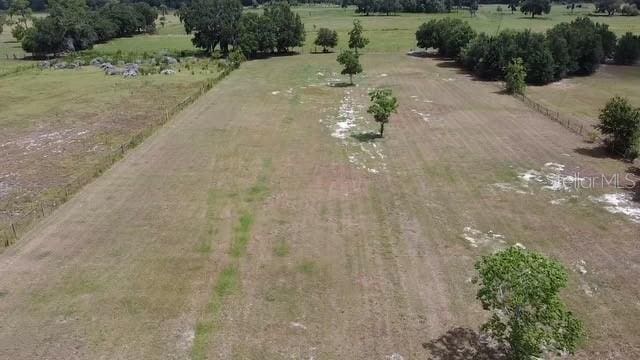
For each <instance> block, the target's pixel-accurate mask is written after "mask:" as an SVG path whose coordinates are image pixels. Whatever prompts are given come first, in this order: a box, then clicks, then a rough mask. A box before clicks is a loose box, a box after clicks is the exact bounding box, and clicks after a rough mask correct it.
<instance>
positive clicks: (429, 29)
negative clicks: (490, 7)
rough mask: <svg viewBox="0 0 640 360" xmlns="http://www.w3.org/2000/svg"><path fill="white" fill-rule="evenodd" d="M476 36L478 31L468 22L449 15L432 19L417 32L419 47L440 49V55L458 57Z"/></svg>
mask: <svg viewBox="0 0 640 360" xmlns="http://www.w3.org/2000/svg"><path fill="white" fill-rule="evenodd" d="M475 36H476V32H475V31H474V30H473V29H472V28H471V26H470V25H469V24H468V23H467V22H464V21H462V20H460V19H454V18H449V17H447V18H443V19H439V20H435V19H434V20H430V21H429V22H427V23H424V24H422V25H421V26H420V28H418V31H417V32H416V40H417V42H418V46H419V47H421V48H424V49H428V48H434V49H438V53H439V54H440V55H442V56H446V57H452V58H456V57H458V55H460V52H461V50H462V48H464V47H465V46H467V44H468V43H469V41H471V39H473V38H474V37H475Z"/></svg>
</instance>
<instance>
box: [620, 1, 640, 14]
mask: <svg viewBox="0 0 640 360" xmlns="http://www.w3.org/2000/svg"><path fill="white" fill-rule="evenodd" d="M622 15H626V16H638V15H640V11H638V6H637V5H636V4H625V5H624V6H623V7H622Z"/></svg>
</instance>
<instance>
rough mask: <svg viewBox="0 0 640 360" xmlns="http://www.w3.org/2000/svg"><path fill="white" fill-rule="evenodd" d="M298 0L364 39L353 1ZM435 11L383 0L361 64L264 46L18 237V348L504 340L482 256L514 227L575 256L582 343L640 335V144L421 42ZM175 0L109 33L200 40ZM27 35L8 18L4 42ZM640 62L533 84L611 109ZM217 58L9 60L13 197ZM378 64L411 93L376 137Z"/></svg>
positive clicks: (133, 352)
mask: <svg viewBox="0 0 640 360" xmlns="http://www.w3.org/2000/svg"><path fill="white" fill-rule="evenodd" d="M505 8H506V7H505ZM492 9H493V10H492ZM297 11H299V12H300V13H301V15H303V21H305V24H306V27H307V30H308V31H309V30H310V29H313V25H316V28H319V27H321V26H326V27H332V28H336V29H338V30H339V32H340V34H341V36H342V41H344V38H345V36H344V34H345V33H346V31H347V30H348V29H349V28H350V26H351V21H352V18H353V13H352V12H349V10H347V11H345V10H343V9H338V8H299V9H298V10H297ZM563 13H564V9H560V8H559V7H554V12H553V14H552V16H550V17H549V18H545V19H539V20H538V19H536V20H529V19H528V18H524V17H522V16H521V15H520V14H515V15H510V14H504V15H503V19H502V22H501V23H500V21H499V19H500V16H499V15H498V14H497V12H495V6H486V7H482V8H481V11H480V12H479V14H478V17H476V18H474V19H472V22H473V24H474V26H476V27H477V28H478V29H484V30H485V31H495V30H496V29H498V26H500V28H504V27H505V25H506V24H508V25H509V27H518V28H525V27H532V28H535V29H537V30H543V29H544V28H547V27H549V26H550V25H552V24H553V23H556V22H559V21H562V20H568V19H569V18H570V17H571V16H570V15H565V14H563ZM452 16H461V17H468V14H466V13H459V14H453V15H452ZM429 17H432V16H431V15H429V16H427V15H420V14H416V15H409V14H403V15H400V16H394V17H382V16H380V17H378V16H375V17H374V16H371V17H359V18H360V19H361V20H362V21H363V22H364V24H365V28H367V36H369V37H370V38H371V41H372V42H371V45H370V47H368V49H367V50H366V51H365V53H364V55H363V56H362V61H363V66H364V73H363V74H361V75H358V76H356V77H355V82H356V86H353V87H345V86H343V82H344V81H346V80H347V78H346V77H344V76H341V75H339V71H340V69H339V68H338V64H337V63H336V61H335V54H310V51H311V50H313V49H312V47H311V46H309V45H307V46H306V47H305V49H304V51H303V53H302V54H301V55H297V56H286V57H273V58H269V59H263V60H254V61H249V62H246V63H244V64H243V65H242V66H241V67H240V69H239V70H236V71H234V72H233V73H232V74H231V75H230V76H228V77H227V78H225V79H224V80H222V81H221V82H220V83H219V84H218V85H217V86H215V87H214V88H213V89H212V90H211V91H209V92H208V93H206V94H205V95H204V96H202V97H201V98H199V99H198V100H197V101H196V102H195V103H194V104H192V105H191V106H189V107H187V108H186V109H185V110H184V111H182V112H180V113H179V114H178V115H177V116H176V117H175V118H174V119H172V120H171V121H170V122H169V123H168V124H167V125H166V126H163V127H161V128H159V130H158V131H157V132H155V133H154V134H153V135H151V136H150V137H149V138H148V139H147V140H146V141H144V142H143V143H142V144H141V145H140V146H139V147H137V148H136V149H134V150H133V151H131V152H129V153H127V154H126V156H124V158H123V159H122V160H121V161H119V162H117V163H116V164H115V165H114V166H112V167H111V168H110V169H109V170H107V171H106V172H105V173H104V174H102V175H101V176H99V177H98V178H97V179H95V181H93V182H91V183H89V184H88V185H87V186H85V187H84V188H83V189H82V190H81V191H79V192H78V193H77V194H76V195H75V196H73V197H72V198H71V199H70V200H69V201H68V202H66V203H64V204H63V205H62V206H60V207H59V208H58V209H57V210H56V211H55V212H53V213H52V214H51V215H49V216H47V217H46V218H45V219H44V220H42V221H41V222H39V223H37V224H36V225H35V226H34V228H33V229H32V230H31V231H29V232H28V233H27V234H25V236H24V238H23V239H21V240H20V241H18V242H17V243H16V244H14V245H12V246H10V247H9V248H7V249H4V250H3V251H2V252H0V324H2V326H0V349H2V351H1V352H0V359H5V358H6V359H32V358H33V359H36V358H37V359H40V358H52V359H73V358H79V359H101V358H103V359H158V358H172V359H185V358H190V359H256V360H258V359H260V360H263V359H291V358H294V359H303V358H304V359H308V358H315V359H394V360H399V359H424V358H426V359H441V360H444V359H470V358H474V356H475V355H477V354H479V353H484V355H485V358H487V359H497V358H499V357H498V354H495V353H492V350H491V349H489V348H487V346H486V345H484V344H483V343H482V342H481V341H478V337H477V329H478V326H479V325H480V324H481V323H482V322H483V321H484V320H486V315H487V314H486V312H484V311H483V310H482V309H481V307H480V304H479V303H478V302H477V300H476V299H475V291H476V287H475V285H473V284H472V283H471V278H472V277H473V276H474V270H473V264H474V262H475V261H476V260H477V259H479V257H480V256H482V255H485V254H489V253H491V252H493V251H496V250H498V249H501V248H504V247H506V246H509V245H514V244H521V245H523V246H525V247H526V248H529V249H533V250H536V251H540V252H542V253H544V254H546V255H548V256H551V257H553V258H554V259H557V260H558V261H560V262H561V263H562V264H564V266H565V267H566V268H567V269H568V271H569V286H568V288H567V289H565V290H564V291H563V293H562V297H563V299H565V300H566V301H567V303H568V306H569V307H570V308H571V310H573V311H574V312H575V313H576V315H577V316H578V317H579V318H580V319H582V320H583V321H584V322H585V325H586V328H587V332H588V339H587V341H586V343H585V344H584V345H583V346H582V347H581V348H580V350H579V352H578V354H577V356H576V358H579V359H636V358H640V339H638V336H637V335H636V334H638V333H640V307H638V306H637V303H638V294H639V293H640V285H639V284H638V282H637V278H638V276H640V265H639V264H638V260H637V259H638V258H639V257H640V248H639V247H638V246H637V240H638V233H639V232H640V216H639V215H638V213H640V205H638V203H637V202H634V201H632V200H629V195H628V194H627V192H625V191H623V190H622V189H619V188H616V187H614V186H612V185H611V184H607V183H604V184H603V183H601V182H598V181H599V180H598V179H600V180H602V178H601V176H602V175H605V176H606V177H607V179H610V178H611V176H614V175H618V176H620V178H624V177H625V176H628V175H631V174H632V173H636V174H637V173H638V170H637V163H636V167H633V165H632V164H628V163H624V162H621V161H618V160H616V159H612V158H609V157H607V156H603V155H602V153H601V152H600V151H599V146H598V145H597V144H589V143H586V142H584V140H583V139H582V138H581V137H578V136H576V135H574V134H572V133H570V132H569V131H567V129H565V128H563V127H562V126H561V125H559V124H557V123H555V122H552V121H550V120H549V119H547V118H546V117H544V116H542V115H541V114H539V113H537V112H534V111H532V110H531V109H529V108H527V107H526V106H525V105H524V104H523V103H521V102H520V101H519V100H517V99H516V98H514V97H511V96H506V95H504V94H502V92H501V91H500V89H499V87H498V86H496V85H497V84H496V83H491V82H483V81H477V80H476V79H473V78H472V77H470V76H469V75H467V74H465V73H464V72H462V71H460V70H459V69H458V68H457V67H455V66H452V64H451V63H450V62H446V61H441V60H438V59H434V58H430V57H424V58H423V57H416V56H409V55H406V51H407V50H408V49H410V48H412V47H413V46H414V45H413V33H414V32H415V29H416V28H417V26H418V25H419V24H420V23H421V22H423V21H424V20H425V19H427V18H429ZM598 19H600V18H598ZM169 20H170V21H169V23H168V24H167V25H166V26H165V28H163V29H160V31H159V34H158V35H153V36H136V37H132V38H127V39H118V40H115V41H113V42H110V43H108V44H103V45H99V46H97V47H96V54H98V55H99V54H101V53H102V54H113V53H114V52H116V51H118V50H120V51H123V52H137V53H141V52H144V51H147V52H155V51H159V50H162V49H168V50H180V49H185V50H188V49H192V47H191V45H190V43H189V37H188V36H186V35H184V34H183V33H182V30H181V26H180V24H179V23H178V22H177V19H176V18H175V17H171V18H170V19H169ZM605 20H606V21H611V22H612V27H614V30H615V31H617V32H621V31H624V30H625V29H626V28H632V29H636V28H635V26H637V25H638V23H637V22H635V23H634V22H633V21H634V19H632V18H622V17H612V18H605ZM500 24H501V25H500ZM634 31H636V32H640V31H638V30H637V29H636V30H634ZM2 36H3V37H4V36H6V35H5V34H3V35H2ZM312 38H313V35H312V34H311V31H309V34H308V41H307V43H311V41H312ZM12 48H15V44H13V43H11V42H7V41H6V37H4V38H3V41H2V42H1V43H0V53H10V52H11V51H13V50H10V49H12ZM0 64H4V65H0V66H4V67H5V68H13V69H15V66H17V65H18V64H30V62H26V61H15V60H12V59H8V60H7V59H6V57H5V58H4V59H2V58H0ZM31 64H33V63H31ZM0 69H1V67H0ZM637 71H638V67H615V66H606V67H604V68H603V69H602V70H601V71H600V72H598V73H597V74H596V75H594V76H593V77H585V78H571V79H568V80H564V81H562V82H560V83H556V84H551V85H548V86H545V87H531V88H529V93H530V95H531V96H532V97H535V98H536V99H539V101H541V102H544V103H545V104H548V105H549V106H554V107H558V108H561V109H563V110H564V111H567V112H570V113H572V114H574V115H575V116H578V117H581V116H589V115H590V114H593V113H594V112H597V108H598V107H599V106H600V104H601V103H602V101H604V100H603V99H606V98H607V97H609V96H612V95H613V94H614V93H617V92H622V93H629V94H630V95H629V96H631V97H632V99H638V97H637V91H636V89H637V86H636V85H637V83H638V81H639V80H638V74H637ZM214 75H215V73H210V72H207V73H205V72H201V71H198V70H197V68H196V70H195V71H194V73H193V74H192V73H191V72H190V70H189V69H186V68H181V71H180V72H179V73H177V74H176V75H174V76H171V77H169V76H161V75H151V76H145V77H139V78H136V79H123V78H119V77H107V76H105V75H104V74H102V73H101V72H100V71H98V70H97V69H95V68H92V67H86V68H82V69H81V70H39V69H36V68H31V69H23V70H21V71H19V72H15V73H11V74H2V73H0V108H1V109H2V111H1V112H0V128H2V129H3V132H2V135H0V154H1V156H2V159H3V166H2V169H1V170H0V176H1V177H0V181H1V184H2V187H1V188H0V191H3V193H2V194H3V196H4V199H15V201H14V202H9V201H8V200H7V202H5V205H6V206H7V207H6V208H5V212H4V216H5V217H6V218H9V217H11V216H13V215H14V213H15V212H16V211H17V212H18V213H19V211H20V209H21V207H20V206H24V205H25V204H29V203H33V202H37V201H38V199H41V198H43V197H46V196H48V194H49V192H50V191H52V190H55V189H56V188H59V187H60V186H64V184H65V183H66V182H68V181H70V180H72V179H73V178H74V177H77V176H78V175H79V174H82V173H84V172H85V171H86V170H90V169H91V168H92V164H94V165H95V163H94V162H95V161H96V160H97V159H98V158H99V155H100V153H101V152H102V153H104V152H107V151H108V150H111V149H112V147H113V146H117V145H118V144H119V142H121V141H123V140H125V139H126V138H127V137H128V136H130V135H131V134H134V133H136V132H138V131H140V130H142V129H149V128H154V127H155V126H156V125H157V123H156V120H157V119H158V117H159V116H160V117H161V116H162V114H163V111H164V109H165V108H167V107H168V106H171V104H175V103H177V102H178V101H180V99H182V98H184V97H185V96H187V95H189V94H190V93H191V92H192V91H194V90H196V89H197V88H198V87H199V84H200V82H201V81H202V80H203V79H205V78H207V77H210V76H214ZM375 87H390V88H392V89H393V91H394V94H396V95H397V96H398V99H399V103H400V107H399V109H398V113H397V114H394V115H393V117H392V119H391V123H390V124H389V126H388V127H387V130H386V132H385V138H384V139H374V140H372V139H371V137H370V136H367V135H368V134H370V133H371V132H372V131H375V130H377V126H376V124H375V123H374V122H373V121H372V119H371V118H370V116H369V115H368V114H367V113H366V107H367V105H368V99H367V91H368V90H369V89H371V88H375ZM634 101H635V100H634ZM577 178H582V179H583V181H587V180H592V182H593V183H592V186H590V187H586V188H578V187H576V186H577V184H578V182H579V180H577ZM587 184H589V183H588V182H587ZM7 190H9V192H7V193H5V192H6V191H7ZM11 191H17V194H25V195H23V196H19V197H17V198H15V197H11V195H7V194H9V193H10V192H11ZM610 199H613V200H614V201H611V200H610ZM20 201H22V202H20ZM20 204H22V205H20ZM7 209H11V210H7ZM16 209H17V210H16Z"/></svg>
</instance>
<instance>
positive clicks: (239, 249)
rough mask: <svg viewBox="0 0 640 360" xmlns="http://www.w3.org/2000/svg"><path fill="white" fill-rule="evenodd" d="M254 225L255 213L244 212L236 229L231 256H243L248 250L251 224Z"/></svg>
mask: <svg viewBox="0 0 640 360" xmlns="http://www.w3.org/2000/svg"><path fill="white" fill-rule="evenodd" d="M252 225H253V215H252V214H250V213H244V214H242V216H240V220H239V222H238V225H237V226H236V227H235V229H234V238H233V243H232V244H231V250H230V253H231V256H233V257H236V258H238V257H241V256H243V255H244V254H245V253H246V251H247V244H248V243H249V240H250V239H251V226H252Z"/></svg>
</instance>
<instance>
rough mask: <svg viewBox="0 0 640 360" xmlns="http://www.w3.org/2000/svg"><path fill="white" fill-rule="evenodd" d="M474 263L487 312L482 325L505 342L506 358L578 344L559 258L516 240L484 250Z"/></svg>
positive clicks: (522, 359)
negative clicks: (564, 298) (517, 244)
mask: <svg viewBox="0 0 640 360" xmlns="http://www.w3.org/2000/svg"><path fill="white" fill-rule="evenodd" d="M475 267H476V270H477V271H478V277H477V278H476V279H474V282H478V283H479V285H480V288H479V290H478V293H477V298H478V300H480V302H481V303H482V307H483V308H484V309H485V310H488V311H490V312H491V317H490V318H489V321H488V322H487V323H485V324H484V325H483V326H482V330H483V332H486V333H488V334H490V335H491V336H492V337H493V338H494V339H496V340H499V341H503V342H506V343H508V344H509V348H510V352H511V354H510V355H511V356H510V358H512V359H514V360H529V359H532V358H534V357H538V358H540V357H542V356H543V355H544V354H545V353H553V352H555V351H564V352H569V353H573V352H574V351H575V350H576V348H577V345H578V344H579V343H580V341H581V339H582V338H583V337H584V331H583V328H582V323H581V322H580V321H579V320H578V319H576V318H575V317H574V315H573V314H572V313H571V312H570V311H569V310H567V308H566V306H565V304H564V303H563V302H562V300H561V299H560V297H559V292H560V290H561V289H562V288H564V287H565V286H566V285H567V272H566V270H565V269H564V267H563V266H562V265H561V264H560V263H558V262H556V261H553V260H551V259H548V258H546V257H544V256H542V255H539V254H537V253H534V252H530V251H527V250H524V249H521V248H519V247H515V246H514V247H511V248H508V249H506V250H503V251H500V252H498V253H495V254H493V255H488V256H483V257H482V259H481V260H480V261H478V262H477V263H476V265H475Z"/></svg>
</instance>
